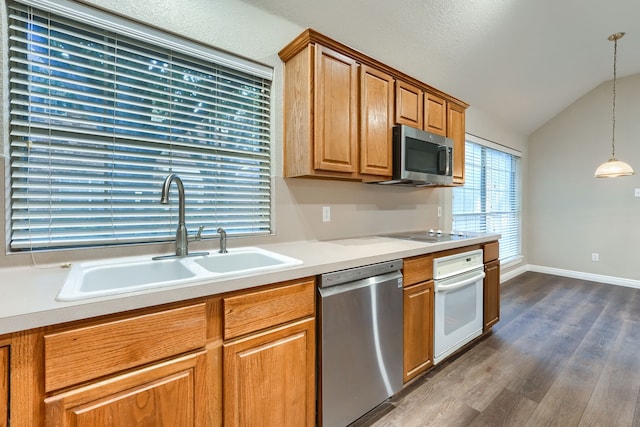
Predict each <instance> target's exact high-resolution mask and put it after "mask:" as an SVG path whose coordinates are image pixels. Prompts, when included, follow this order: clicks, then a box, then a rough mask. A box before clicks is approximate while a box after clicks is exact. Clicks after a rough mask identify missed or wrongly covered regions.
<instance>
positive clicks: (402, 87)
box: [396, 80, 447, 136]
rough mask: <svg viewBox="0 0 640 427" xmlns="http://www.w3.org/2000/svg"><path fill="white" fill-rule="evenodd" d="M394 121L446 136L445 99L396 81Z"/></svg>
mask: <svg viewBox="0 0 640 427" xmlns="http://www.w3.org/2000/svg"><path fill="white" fill-rule="evenodd" d="M396 123H398V124H402V125H408V126H412V127H414V128H418V129H422V130H426V131H429V132H432V133H435V134H438V135H442V136H447V101H446V100H445V99H444V98H442V97H441V96H438V95H436V94H434V93H431V92H425V91H424V90H423V89H421V88H420V87H417V86H414V85H411V84H409V83H406V82H403V81H401V80H399V81H397V82H396Z"/></svg>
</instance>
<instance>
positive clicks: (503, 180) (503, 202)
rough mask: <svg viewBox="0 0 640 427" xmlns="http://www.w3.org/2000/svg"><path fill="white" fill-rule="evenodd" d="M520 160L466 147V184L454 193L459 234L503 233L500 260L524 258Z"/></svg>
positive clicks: (472, 145) (479, 147)
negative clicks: (521, 237)
mask: <svg viewBox="0 0 640 427" xmlns="http://www.w3.org/2000/svg"><path fill="white" fill-rule="evenodd" d="M520 188H521V184H520V158H519V157H518V156H516V155H513V154H510V153H506V152H503V151H500V150H495V149H492V148H489V147H486V146H484V145H480V144H476V143H474V142H471V141H467V142H466V143H465V183H464V186H462V187H456V188H454V189H453V225H452V229H453V230H457V231H477V232H492V233H500V234H501V235H502V237H501V239H500V259H501V260H503V261H505V260H508V259H510V258H513V257H517V256H519V255H520V218H521V216H520Z"/></svg>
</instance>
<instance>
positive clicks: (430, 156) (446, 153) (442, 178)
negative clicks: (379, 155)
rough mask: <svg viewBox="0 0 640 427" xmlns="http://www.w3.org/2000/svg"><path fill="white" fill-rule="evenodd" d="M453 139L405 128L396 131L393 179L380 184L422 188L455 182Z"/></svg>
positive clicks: (396, 128) (394, 137)
mask: <svg viewBox="0 0 640 427" xmlns="http://www.w3.org/2000/svg"><path fill="white" fill-rule="evenodd" d="M453 155H454V153H453V140H451V139H449V138H446V137H444V136H441V135H436V134H434V133H431V132H426V131H423V130H420V129H416V128H413V127H411V126H406V125H397V126H395V127H394V128H393V177H392V179H391V180H389V181H379V182H377V184H387V185H404V186H411V187H422V186H432V185H451V184H452V183H453Z"/></svg>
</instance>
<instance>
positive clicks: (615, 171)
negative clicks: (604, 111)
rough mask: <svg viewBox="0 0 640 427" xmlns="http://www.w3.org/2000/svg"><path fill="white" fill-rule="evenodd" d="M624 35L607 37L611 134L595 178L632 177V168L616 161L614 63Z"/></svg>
mask: <svg viewBox="0 0 640 427" xmlns="http://www.w3.org/2000/svg"><path fill="white" fill-rule="evenodd" d="M622 36H624V33H615V34H612V35H610V36H609V40H610V41H612V42H613V109H612V120H611V122H612V126H611V128H612V132H611V157H610V158H609V160H607V161H606V162H605V163H603V164H601V165H600V166H598V169H596V173H595V175H594V176H595V177H596V178H616V177H619V176H629V175H633V174H634V172H633V168H632V167H631V166H629V165H628V164H627V163H625V162H622V161H620V160H618V159H616V62H617V56H618V40H619V39H621V38H622Z"/></svg>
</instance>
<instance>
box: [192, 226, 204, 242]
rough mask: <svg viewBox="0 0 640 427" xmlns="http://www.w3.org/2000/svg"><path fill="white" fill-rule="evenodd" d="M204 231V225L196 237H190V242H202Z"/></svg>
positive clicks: (199, 228)
mask: <svg viewBox="0 0 640 427" xmlns="http://www.w3.org/2000/svg"><path fill="white" fill-rule="evenodd" d="M202 230H204V225H201V226H200V227H198V232H197V233H196V235H195V236H193V237H189V240H191V241H194V240H202Z"/></svg>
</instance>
